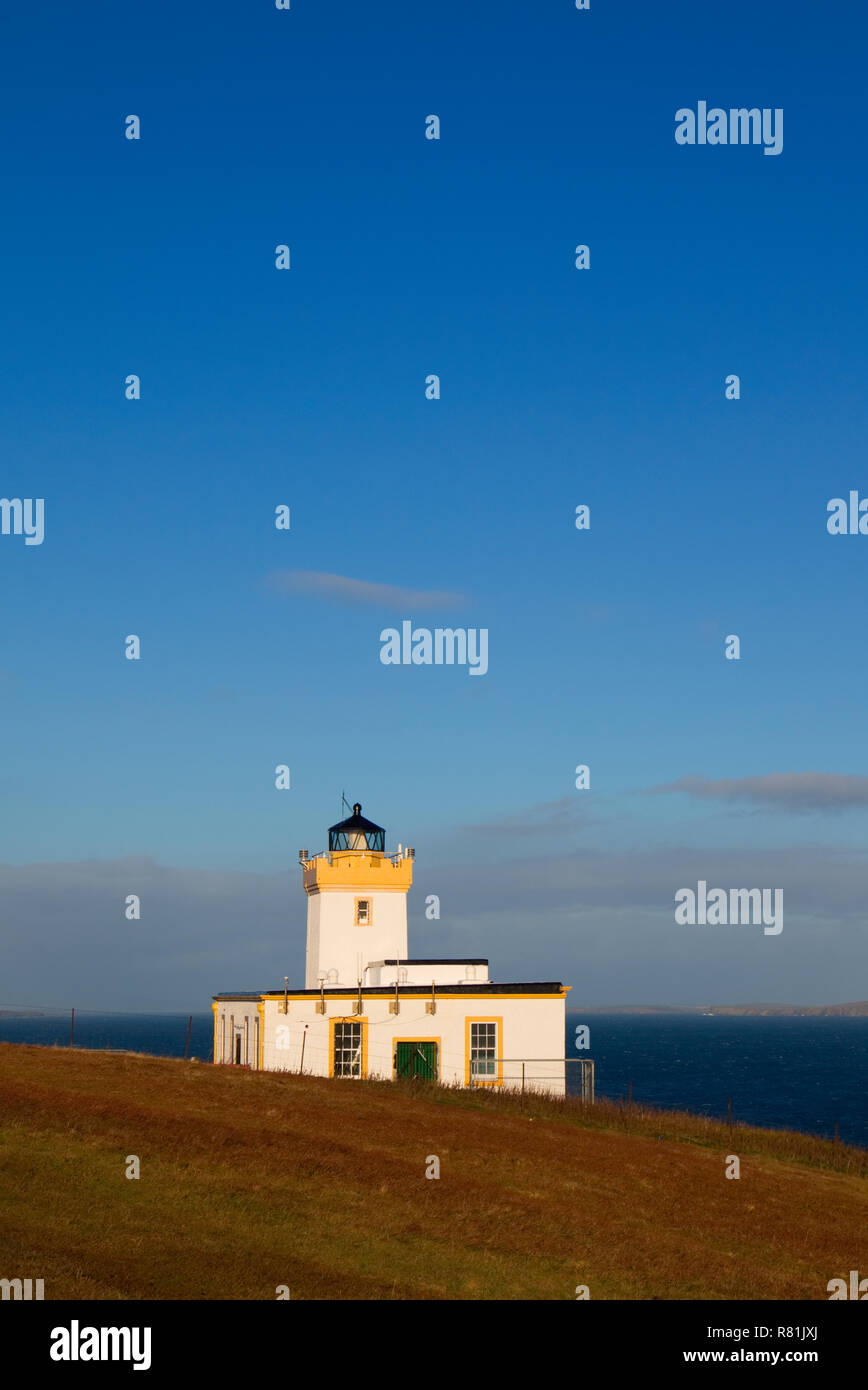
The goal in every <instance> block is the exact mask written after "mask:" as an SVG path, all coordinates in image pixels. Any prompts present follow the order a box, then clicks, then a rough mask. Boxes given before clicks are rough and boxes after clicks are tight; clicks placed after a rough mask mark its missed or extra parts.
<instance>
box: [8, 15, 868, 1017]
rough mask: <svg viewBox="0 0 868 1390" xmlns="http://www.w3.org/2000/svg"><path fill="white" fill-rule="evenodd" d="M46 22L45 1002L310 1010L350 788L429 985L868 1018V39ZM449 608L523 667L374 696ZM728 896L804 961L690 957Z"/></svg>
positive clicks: (13, 360)
mask: <svg viewBox="0 0 868 1390" xmlns="http://www.w3.org/2000/svg"><path fill="white" fill-rule="evenodd" d="M2 26H3V27H2V31H0V38H2V44H0V53H2V57H0V65H2V69H3V82H2V84H0V132H2V134H0V161H2V167H3V176H4V194H5V196H4V209H5V210H4V217H3V219H2V224H0V248H2V264H3V281H4V284H3V294H2V297H0V298H2V306H0V316H2V326H3V332H2V334H0V379H2V383H3V389H2V390H0V432H2V439H3V445H4V448H3V465H4V466H3V470H2V494H3V495H4V496H7V497H16V496H20V497H43V498H45V528H46V529H45V541H44V543H43V544H42V545H41V546H38V547H25V546H24V544H23V539H22V538H21V537H15V536H0V575H2V580H3V592H4V596H5V602H4V605H3V617H4V624H3V626H4V641H3V648H2V656H0V702H2V703H0V709H2V717H3V727H4V732H5V740H4V749H5V757H4V759H3V767H2V771H0V785H2V790H3V797H2V802H3V807H4V813H3V818H2V842H0V860H2V861H4V865H5V867H4V868H3V869H2V873H0V877H2V876H3V875H5V880H4V881H5V883H6V888H5V892H4V897H5V901H6V912H5V913H4V916H6V918H7V926H8V928H9V935H8V936H7V947H8V949H7V952H6V960H5V962H4V970H3V974H4V976H5V980H6V983H5V985H4V986H3V987H2V989H0V994H2V995H3V996H4V997H5V1002H9V1003H15V1002H27V1001H34V1002H42V1001H43V1000H45V1001H46V1002H53V1001H56V1002H59V1003H60V1002H62V1003H66V1002H76V1000H79V1001H80V1002H81V1003H82V1006H84V1004H85V1003H88V1004H91V1003H92V1004H94V1005H99V1004H105V1006H107V1007H111V1006H113V1005H117V1004H118V1003H120V1004H122V1005H123V1006H125V1007H126V1006H129V1007H133V1006H135V1005H139V1004H143V1005H144V1004H147V1005H149V1006H154V1007H157V1006H160V1005H165V1006H167V1007H170V1006H171V1007H175V1006H178V1007H187V1006H188V1005H189V1006H190V1007H194V1006H196V1005H198V1004H199V1003H200V1002H201V1001H203V1000H206V1001H207V997H208V996H209V995H210V993H211V992H213V991H216V990H220V989H228V988H233V987H236V986H238V987H239V988H248V987H252V988H256V987H259V986H260V985H261V986H262V987H265V986H268V985H272V984H273V983H274V980H275V979H277V980H278V982H279V981H280V980H281V979H282V976H283V974H284V973H285V972H286V970H287V969H289V970H290V973H291V974H292V973H298V971H299V970H300V968H301V940H300V938H301V936H302V935H303V932H302V924H303V910H304V901H303V895H302V893H301V888H300V884H299V883H298V881H297V878H296V876H295V874H294V871H293V872H292V873H289V874H288V871H289V870H290V868H291V866H292V865H293V864H294V861H295V858H296V851H297V849H298V847H299V846H301V845H305V846H308V847H310V848H311V849H315V848H319V847H321V846H322V845H323V844H324V842H325V830H326V827H327V826H328V825H329V824H330V823H331V822H332V821H333V820H335V819H337V818H338V815H339V812H340V793H341V790H342V789H345V790H346V792H347V795H348V796H349V798H350V800H354V799H359V800H361V801H362V802H363V803H364V806H365V810H366V812H368V813H369V814H370V815H371V816H372V817H373V818H374V819H375V820H378V821H380V822H381V823H383V824H385V825H386V827H387V830H388V832H389V837H390V843H397V841H398V840H402V841H403V842H404V843H407V842H410V843H413V844H415V845H416V847H417V856H418V858H417V874H418V883H419V887H418V889H417V890H416V891H415V892H414V895H413V897H412V898H411V904H412V906H411V924H412V927H413V935H412V936H411V948H412V949H414V950H416V951H417V952H418V953H420V954H421V953H426V952H430V953H436V954H441V953H442V954H449V951H450V950H454V951H455V953H457V954H462V953H464V952H465V951H467V952H469V953H472V954H476V953H481V954H487V955H489V956H490V957H491V959H492V973H493V974H494V975H495V976H497V975H500V976H501V977H503V974H504V971H505V970H506V971H508V972H509V975H510V978H535V977H537V976H544V977H545V978H553V977H556V978H562V979H564V980H566V981H567V982H569V983H572V984H573V986H574V989H573V997H572V1001H571V1002H574V1003H576V1004H578V1003H579V1002H580V1000H581V999H582V998H584V999H586V1000H587V1002H589V1003H595V1004H599V1003H605V1002H613V1003H620V1002H639V1001H642V1000H644V999H646V998H650V999H651V1000H652V1001H653V1002H702V1001H703V1000H707V1001H708V1002H729V1001H734V1000H740V999H746V998H756V997H765V998H769V999H775V998H776V999H781V1000H786V999H794V1000H795V999H798V1000H800V1001H801V1002H809V1003H810V1002H835V1001H836V1000H844V999H847V998H852V997H858V996H859V995H860V994H862V995H864V993H865V989H864V973H863V974H862V975H861V976H860V967H861V969H862V971H864V967H865V965H866V964H868V956H866V936H865V923H864V914H863V910H862V903H863V901H864V896H865V894H864V873H862V869H861V864H860V863H859V860H860V856H861V855H862V853H863V850H862V847H863V845H864V844H865V838H866V831H868V815H866V806H868V792H866V788H865V786H864V785H863V784H862V783H859V782H856V781H851V782H849V783H847V784H846V786H845V789H844V790H843V791H842V790H841V787H842V785H843V784H836V783H834V782H832V781H829V780H825V781H824V780H822V779H824V778H825V779H829V778H834V777H835V776H843V777H846V778H850V779H858V778H862V777H866V776H868V766H866V761H865V754H864V751H863V745H864V740H863V739H862V732H863V726H864V714H863V710H864V689H865V682H866V675H868V671H866V657H865V644H864V640H863V621H862V617H863V606H864V605H863V595H864V593H865V567H866V564H868V550H863V547H868V538H865V537H859V536H857V537H849V536H848V537H841V538H833V537H830V536H829V535H828V534H827V532H826V524H825V523H826V504H827V502H828V500H829V499H830V498H831V497H833V496H846V495H847V493H848V491H849V490H850V489H851V488H857V489H858V488H860V487H864V488H865V489H866V491H868V477H866V474H865V469H864V465H863V456H864V443H863V441H864V434H865V430H864V424H865V405H864V396H865V392H864V382H865V377H866V369H868V363H866V348H865V332H864V326H865V310H866V304H865V291H866V274H865V269H864V234H863V229H864V224H865V214H866V207H865V203H866V198H865V182H864V172H863V170H864V150H863V130H864V113H863V111H862V109H861V104H860V103H861V90H862V70H863V66H864V39H865V20H864V16H863V14H862V13H861V12H860V10H859V9H857V7H856V6H851V7H842V8H840V9H837V10H830V9H827V10H822V11H818V10H817V8H816V7H815V6H813V5H810V6H809V5H807V4H786V5H785V4H777V3H771V4H766V5H763V6H762V12H761V13H757V12H756V7H755V6H753V5H749V4H738V3H737V4H734V5H731V6H729V7H727V9H726V11H725V12H724V11H721V10H720V9H719V8H717V9H714V8H710V7H702V6H696V5H695V4H686V3H685V4H671V5H665V6H649V5H647V4H638V3H628V4H622V5H618V6H615V5H613V4H607V3H603V0H592V8H591V10H590V11H589V12H587V13H583V12H577V11H576V10H575V9H574V8H571V6H570V5H569V4H568V3H567V2H566V0H562V2H561V3H558V4H555V3H546V4H543V5H540V6H536V7H533V6H527V5H519V4H511V3H507V4H493V3H484V2H483V3H474V4H472V5H467V4H466V3H464V4H455V3H446V4H442V5H438V6H437V7H435V8H434V9H432V10H427V9H425V8H423V7H418V6H407V5H398V4H377V5H369V6H363V7H362V6H358V5H351V4H349V3H335V4H321V3H320V4H316V5H314V4H313V3H304V0H293V7H292V9H291V11H290V12H288V13H283V12H278V11H276V10H275V9H274V7H273V6H269V4H268V3H266V0H257V2H256V3H252V2H251V0H247V3H245V4H243V5H242V4H238V5H234V4H233V5H229V4H220V3H217V4H206V3H198V4H185V5H183V6H181V7H175V6H169V5H167V4H145V5H142V6H134V7H122V6H117V5H116V4H92V5H88V6H87V7H85V11H84V12H80V11H78V10H72V9H70V8H69V7H68V6H65V5H60V4H49V5H44V6H41V7H39V9H38V10H36V11H33V12H32V13H31V14H27V13H24V12H22V13H19V14H15V15H9V16H7V17H4V19H3V21H2ZM699 100H707V101H708V103H709V105H715V104H719V105H720V106H722V107H724V108H729V107H731V106H758V107H773V108H776V107H780V108H783V110H784V147H783V152H782V153H781V154H780V155H779V156H776V157H766V156H764V155H763V153H762V150H761V148H757V147H755V146H748V147H724V148H713V147H708V146H706V147H704V148H701V147H695V148H687V147H680V146H678V145H676V143H675V141H674V138H673V132H674V115H675V111H676V110H677V109H678V108H680V107H686V106H692V107H694V108H695V106H696V103H697V101H699ZM130 113H135V114H138V115H139V116H140V118H141V122H142V138H141V140H140V141H137V142H133V141H128V140H126V139H125V138H124V119H125V117H126V116H127V115H128V114H130ZM429 113H437V114H439V116H440V118H441V123H442V128H441V139H440V140H439V141H437V142H435V141H428V140H426V139H425V138H424V125H425V117H426V116H427V115H428V114H429ZM280 243H287V244H289V245H290V247H291V256H292V268H291V270H289V271H288V272H279V271H277V270H276V269H275V267H274V248H275V246H276V245H278V244H280ZM578 243H586V244H588V245H589V246H590V248H591V269H590V270H589V271H586V272H580V271H577V270H576V269H575V268H574V264H573V261H574V256H573V248H574V247H575V246H576V245H577V244H578ZM733 372H735V373H738V375H739V376H740V379H741V393H742V394H741V399H740V400H738V401H737V402H735V401H727V400H725V399H724V379H725V377H726V376H727V374H729V373H733ZM129 373H136V374H137V375H139V376H140V377H141V382H142V398H141V400H140V401H136V402H130V401H127V400H126V399H125V398H124V381H125V378H126V376H127V375H128V374H129ZM429 373H437V374H438V375H439V376H440V378H441V390H442V395H441V399H440V400H439V401H429V400H426V399H425V392H424V386H425V378H426V376H427V375H428V374H429ZM280 503H286V504H288V505H289V506H290V507H291V510H292V528H291V530H290V531H289V532H287V533H284V532H278V531H276V530H275V529H274V526H273V515H274V508H275V507H276V506H277V505H278V504H280ZM580 503H587V504H588V505H589V506H590V507H591V518H592V521H591V529H590V531H588V532H583V533H579V532H577V531H576V529H575V526H574V524H573V519H574V514H575V508H576V506H577V505H578V504H580ZM317 574H319V575H322V574H327V575H339V576H342V577H343V578H344V579H345V580H347V581H360V582H361V583H362V584H363V585H366V584H378V585H385V586H389V588H391V589H392V590H394V591H395V593H394V595H393V596H391V597H387V598H386V600H385V601H382V602H370V601H362V600H361V599H360V598H359V597H358V596H357V595H358V591H357V590H356V589H355V587H354V585H353V584H352V582H348V583H347V584H345V585H344V587H343V590H342V591H341V592H340V594H339V596H338V597H333V598H324V597H322V595H321V594H320V593H319V591H318V590H317V588H316V585H315V583H314V582H313V581H306V580H304V578H299V577H298V576H299V575H301V576H304V575H317ZM287 576H289V578H287ZM293 576H295V577H293ZM443 592H445V593H448V594H452V595H456V596H458V598H457V599H456V600H455V601H450V602H439V601H437V600H436V599H435V600H430V601H427V602H426V600H425V599H424V598H418V597H417V598H414V597H413V595H417V596H418V595H422V596H425V595H431V594H432V593H433V594H437V593H443ZM405 618H409V619H411V620H413V622H414V623H416V624H420V625H423V626H429V627H434V626H437V625H443V626H466V627H485V628H487V629H488V631H489V670H488V673H487V674H486V675H485V676H484V677H481V678H471V677H469V675H468V672H467V671H466V670H463V669H461V668H434V667H430V668H429V667H408V668H403V667H402V668H392V667H385V666H383V665H381V663H380V662H379V659H378V658H379V649H380V643H379V633H380V631H381V629H383V628H385V627H388V626H400V623H401V621H402V620H403V619H405ZM128 633H136V634H138V635H139V636H140V637H141V640H142V659H141V661H139V662H128V661H126V660H125V659H124V655H123V641H124V638H125V636H126V635H127V634H128ZM729 633H737V634H739V636H740V638H741V642H742V658H741V660H740V661H739V662H730V661H726V660H724V656H723V646H724V638H725V636H726V635H727V634H729ZM278 763H287V764H288V765H289V766H290V768H291V776H292V788H291V790H290V791H288V792H278V791H276V790H275V789H274V785H273V770H274V767H275V765H276V764H278ZM578 763H587V764H589V765H590V768H591V790H590V792H577V791H575V789H574V786H573V781H574V774H573V769H574V768H575V766H576V765H577V764H578ZM806 772H811V773H814V774H817V775H818V777H819V779H820V780H817V781H816V782H815V783H814V784H812V785H813V791H811V793H810V794H809V795H806V793H805V787H804V785H803V784H798V783H796V782H794V781H793V782H791V783H787V782H786V781H785V782H784V783H783V784H779V791H778V792H777V793H776V794H775V795H774V796H772V797H771V800H770V799H769V795H768V793H769V786H770V785H771V784H768V783H766V782H763V780H762V779H767V778H771V777H774V776H777V777H784V778H788V777H789V778H792V777H794V776H795V774H800V773H806ZM682 778H705V779H707V782H708V784H709V785H706V784H703V791H702V794H701V795H696V794H689V793H684V792H674V793H666V794H661V793H654V792H653V791H652V789H653V788H658V787H661V786H669V785H671V784H672V783H675V782H678V781H679V780H680V779H682ZM721 779H728V780H729V782H732V783H735V784H736V786H735V788H734V790H733V788H730V789H729V790H726V789H725V788H723V787H721V786H718V785H716V784H718V783H720V781H721ZM751 779H753V780H751ZM757 779H759V780H757ZM776 785H778V784H776ZM842 863H845V864H846V866H847V867H846V868H844V869H842ZM83 865H85V866H87V865H89V866H90V867H89V868H83V867H82V866H83ZM148 866H149V867H148ZM543 866H544V867H543ZM806 866H810V872H809V873H808V872H807V867H806ZM854 866H856V867H855V868H854ZM137 873H138V874H143V875H144V881H145V882H146V883H147V884H148V885H149V887H147V888H146V889H144V890H143V920H142V923H141V924H140V925H139V927H137V928H131V927H130V924H126V923H124V922H123V919H122V914H121V920H120V922H117V921H116V920H115V919H116V917H117V915H118V914H117V912H116V907H115V904H116V901H117V896H118V894H120V897H121V900H122V899H123V896H124V894H125V893H126V892H134V891H137V889H136V887H135V886H132V887H125V886H124V885H125V884H126V883H127V882H128V881H129V879H130V877H131V875H132V876H134V875H135V874H137ZM691 873H692V874H693V879H692V880H691V879H690V878H689V877H685V875H686V874H691ZM715 874H718V875H726V876H727V877H725V878H724V879H721V881H722V882H725V883H726V885H727V886H729V884H732V885H733V886H753V885H754V884H756V885H759V886H762V885H768V886H779V885H780V884H783V885H784V887H785V892H786V895H787V900H786V910H787V912H788V929H787V930H785V931H784V933H783V934H782V936H781V937H780V938H776V939H775V940H774V941H768V942H763V941H762V940H761V939H760V940H757V939H756V938H755V937H752V936H751V935H750V932H749V931H748V932H747V933H746V934H745V929H742V935H741V936H739V937H738V939H737V940H735V939H733V938H730V939H728V940H727V941H726V942H724V941H717V940H714V941H711V940H708V939H706V940H702V941H700V940H699V939H698V937H696V936H695V935H693V936H690V935H685V930H684V929H681V930H680V932H678V931H675V929H674V928H673V926H672V922H671V913H672V909H671V902H672V895H673V894H674V892H675V891H676V889H677V888H679V887H680V886H682V885H683V884H684V883H685V882H686V883H690V882H691V881H692V882H694V883H695V882H696V878H697V876H705V877H707V878H708V879H709V881H711V880H714V878H715ZM774 875H777V877H775V876H774ZM227 876H228V877H227ZM425 892H440V895H441V898H442V901H443V917H442V919H441V922H440V923H436V924H435V923H426V922H424V920H423V918H422V903H423V898H422V895H423V894H424V893H425ZM149 894H150V903H151V906H150V907H148V895H149ZM158 904H159V906H158ZM257 914H259V915H257ZM790 922H791V923H792V925H791V926H790V925H789V923H790ZM125 931H126V932H127V933H130V934H129V935H127V936H126V937H124V932H125ZM132 933H136V935H135V936H134V935H133V934H132ZM646 953H647V954H646ZM130 961H133V962H135V968H134V969H133V971H132V976H133V977H134V978H127V974H126V973H124V972H121V970H120V967H121V965H122V964H124V965H125V966H126V965H127V964H128V963H129V962H130ZM655 971H656V972H657V973H655ZM46 972H47V973H46ZM52 972H54V973H52ZM121 975H123V979H122V980H121V979H120V977H121ZM46 991H48V994H47V995H46ZM70 991H73V992H75V993H76V1000H73V999H70V998H69V997H68V996H69V994H70ZM85 995H86V996H87V997H86V998H85V997H84V996H85ZM0 1002H3V1001H2V1000H0Z"/></svg>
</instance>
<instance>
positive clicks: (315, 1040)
mask: <svg viewBox="0 0 868 1390" xmlns="http://www.w3.org/2000/svg"><path fill="white" fill-rule="evenodd" d="M316 1002H317V1001H316V1000H315V999H313V998H309V999H304V1000H297V999H290V1001H289V1013H288V1014H286V1015H284V1014H283V1013H282V1011H281V1010H282V1005H283V1001H282V1000H276V999H274V1000H272V999H269V1000H266V1003H265V1055H264V1065H265V1067H266V1068H267V1069H270V1070H287V1071H294V1072H297V1071H298V1070H299V1068H300V1065H301V1051H302V1045H301V1040H302V1035H303V1034H305V1035H306V1036H305V1042H304V1070H305V1072H308V1073H311V1074H312V1075H316V1076H327V1075H328V1074H329V1060H330V1059H329V1020H330V1019H334V1018H347V1019H353V1020H354V1021H355V1020H356V1016H355V1015H354V1014H353V1008H354V1003H355V1000H354V999H353V998H351V997H347V998H344V999H340V1000H337V999H333V998H332V999H329V998H328V996H327V997H326V1008H327V1010H328V1012H327V1013H326V1014H325V1015H322V1014H318V1013H317V1012H316ZM363 1002H364V1009H365V1013H364V1018H365V1019H366V1020H367V1063H368V1070H367V1074H368V1076H379V1077H383V1078H385V1079H387V1080H388V1079H391V1077H392V1073H393V1055H394V1043H395V1041H396V1040H399V1039H402V1038H405V1039H409V1038H423V1039H434V1040H437V1041H438V1043H439V1065H440V1080H441V1081H443V1082H444V1083H446V1084H458V1085H461V1086H463V1085H464V1084H465V1078H466V1061H467V1049H466V1037H467V1028H466V1020H467V1019H468V1018H476V1019H488V1018H499V1019H501V1020H502V1027H501V1029H500V1033H499V1048H498V1051H499V1053H500V1056H501V1057H502V1058H503V1059H505V1060H504V1061H503V1066H502V1072H503V1075H502V1084H503V1086H505V1087H514V1088H520V1087H521V1085H522V1066H521V1063H522V1060H524V1063H525V1068H524V1084H525V1089H526V1090H542V1091H553V1092H555V1093H556V1094H563V1091H564V1070H565V1068H564V1062H563V1057H564V1013H565V1001H564V999H563V998H562V997H561V996H558V995H552V996H547V997H545V998H541V999H533V998H503V997H501V998H498V997H497V996H492V995H486V996H481V997H477V998H474V999H466V998H458V999H451V998H442V999H441V998H438V1000H437V1012H436V1013H435V1014H429V1013H427V1012H426V1009H425V1004H426V1002H428V1001H426V999H425V998H424V997H419V996H413V997H412V998H410V997H403V998H400V1013H398V1014H390V1013H389V1003H390V1000H389V998H388V997H387V996H383V995H378V996H376V997H375V998H370V997H368V998H365V999H364V1000H363ZM305 1025H307V1027H306V1028H305ZM278 1029H281V1030H284V1031H282V1032H281V1033H280V1034H278Z"/></svg>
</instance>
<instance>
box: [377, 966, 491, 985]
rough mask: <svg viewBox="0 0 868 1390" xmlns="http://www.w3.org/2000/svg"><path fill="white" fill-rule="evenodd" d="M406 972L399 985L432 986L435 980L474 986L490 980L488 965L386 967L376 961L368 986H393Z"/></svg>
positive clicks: (443, 982)
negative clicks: (467, 983) (399, 976)
mask: <svg viewBox="0 0 868 1390" xmlns="http://www.w3.org/2000/svg"><path fill="white" fill-rule="evenodd" d="M399 969H400V970H402V971H405V972H406V975H402V977H401V980H400V981H399V983H401V984H405V985H430V983H431V981H432V980H433V981H434V983H435V984H438V985H441V984H450V985H457V984H461V983H463V982H470V983H472V984H483V983H484V982H486V981H487V980H488V966H487V965H465V964H464V962H463V961H455V962H451V961H450V962H449V964H447V965H443V964H442V963H440V964H437V965H402V966H400V967H397V966H394V965H386V964H385V963H384V962H383V961H375V962H374V963H373V964H372V965H371V966H370V968H369V970H368V974H367V978H366V980H365V983H366V984H369V985H393V984H394V983H395V978H396V975H397V973H398V970H399Z"/></svg>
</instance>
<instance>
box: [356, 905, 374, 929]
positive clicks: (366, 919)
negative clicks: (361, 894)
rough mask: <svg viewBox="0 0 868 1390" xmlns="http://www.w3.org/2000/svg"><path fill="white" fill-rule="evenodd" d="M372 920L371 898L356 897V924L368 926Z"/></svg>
mask: <svg viewBox="0 0 868 1390" xmlns="http://www.w3.org/2000/svg"><path fill="white" fill-rule="evenodd" d="M370 921H371V900H370V898H356V926H357V927H367V926H369V925H370Z"/></svg>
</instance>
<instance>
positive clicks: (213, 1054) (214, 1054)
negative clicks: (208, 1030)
mask: <svg viewBox="0 0 868 1390" xmlns="http://www.w3.org/2000/svg"><path fill="white" fill-rule="evenodd" d="M211 1008H212V1009H213V1010H214V1043H213V1050H212V1052H211V1063H212V1065H213V1066H216V1065H217V1000H216V999H215V1000H214V1002H213V1004H212V1005H211ZM220 1060H221V1062H222V1060H223V1058H222V1057H221V1058H220Z"/></svg>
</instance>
